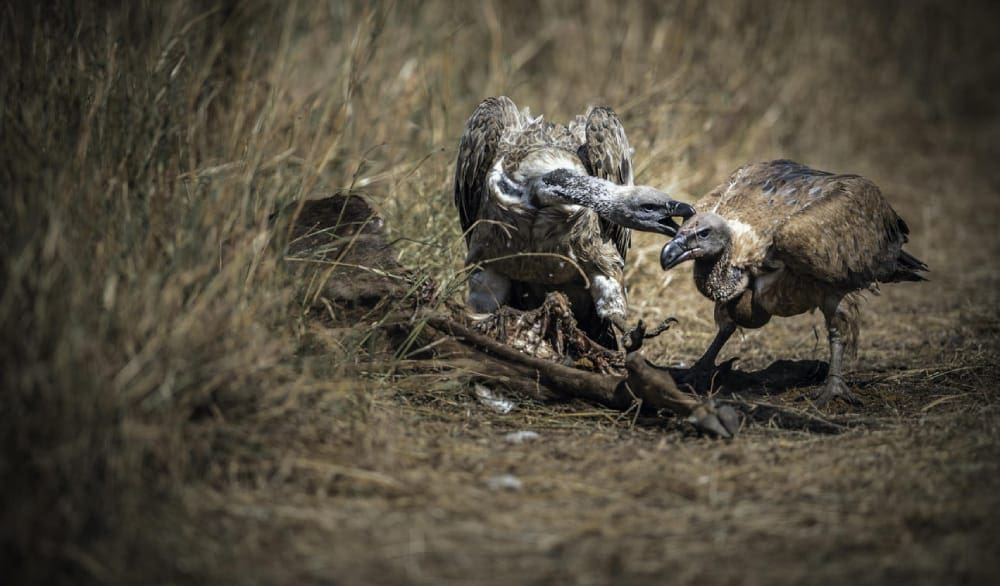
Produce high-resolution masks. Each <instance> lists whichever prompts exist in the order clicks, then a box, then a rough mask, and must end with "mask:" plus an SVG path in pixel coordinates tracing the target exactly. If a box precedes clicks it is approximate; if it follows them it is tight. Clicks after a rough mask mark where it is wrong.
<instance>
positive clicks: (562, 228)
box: [455, 96, 694, 346]
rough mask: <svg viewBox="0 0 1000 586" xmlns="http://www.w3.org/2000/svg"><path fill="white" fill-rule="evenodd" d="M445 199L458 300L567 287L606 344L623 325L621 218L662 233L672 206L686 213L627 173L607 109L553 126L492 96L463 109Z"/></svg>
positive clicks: (618, 130)
mask: <svg viewBox="0 0 1000 586" xmlns="http://www.w3.org/2000/svg"><path fill="white" fill-rule="evenodd" d="M455 205H456V207H457V208H458V212H459V218H460V220H461V224H462V230H463V231H464V233H465V240H466V244H467V245H468V255H467V256H466V259H465V262H466V265H467V266H473V267H474V268H473V269H472V270H473V273H472V275H471V277H470V280H469V305H470V306H471V307H472V309H473V310H474V311H476V312H480V313H490V312H492V311H494V310H496V309H497V308H498V307H500V306H502V305H510V306H513V307H516V308H518V309H531V308H533V307H535V306H537V305H538V304H540V303H541V302H542V301H543V300H544V299H545V295H546V293H548V292H549V291H553V290H559V291H562V292H563V293H565V294H566V295H567V297H568V298H569V299H570V302H571V303H572V305H573V310H574V314H575V316H576V319H577V321H578V323H579V325H580V328H581V329H582V330H584V331H585V332H587V334H588V335H590V336H591V337H592V338H593V339H594V340H596V341H599V342H601V343H602V344H605V345H607V346H613V344H614V342H615V339H614V335H613V330H611V329H610V328H609V326H610V325H612V324H613V325H614V326H615V327H617V328H619V329H620V330H622V331H624V329H625V289H624V285H623V269H624V264H625V255H626V253H627V251H628V248H629V246H630V243H631V232H630V230H629V229H630V228H634V229H638V230H645V231H650V232H657V233H660V234H666V235H669V236H673V235H674V234H675V233H676V231H677V224H676V223H675V222H674V221H673V220H672V217H673V216H681V217H687V216H689V215H691V214H693V213H694V209H693V208H692V207H691V206H689V205H688V204H685V203H682V202H677V201H674V200H673V199H672V198H670V196H669V195H667V194H666V193H664V192H662V191H660V190H657V189H654V188H652V187H647V186H634V185H633V184H632V155H631V150H630V149H629V145H628V139H627V138H626V136H625V130H624V128H623V127H622V124H621V121H620V120H619V119H618V116H617V115H616V114H615V113H614V111H612V110H611V109H610V108H607V107H598V108H594V109H592V110H591V111H590V112H589V113H588V115H587V116H586V117H583V116H577V117H576V119H575V120H574V121H573V122H571V123H570V124H569V126H568V127H567V126H563V125H560V124H553V123H550V122H546V121H543V120H542V118H541V117H540V116H539V117H532V116H531V115H530V114H529V112H528V111H527V110H524V111H518V109H517V107H516V106H515V105H514V102H513V101H511V100H510V99H509V98H507V97H504V96H500V97H493V98H487V99H486V100H484V101H483V102H481V103H480V104H479V106H478V108H476V111H475V112H474V113H473V114H472V117H470V118H469V121H468V123H467V124H466V127H465V132H464V134H463V135H462V140H461V144H460V145H459V151H458V161H457V163H456V169H455Z"/></svg>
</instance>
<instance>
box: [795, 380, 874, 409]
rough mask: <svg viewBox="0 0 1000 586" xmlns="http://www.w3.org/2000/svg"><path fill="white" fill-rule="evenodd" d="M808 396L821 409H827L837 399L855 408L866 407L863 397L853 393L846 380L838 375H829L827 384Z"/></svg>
mask: <svg viewBox="0 0 1000 586" xmlns="http://www.w3.org/2000/svg"><path fill="white" fill-rule="evenodd" d="M806 396H807V397H809V399H811V400H812V401H813V403H814V404H815V405H816V407H817V408H819V409H822V408H823V407H825V406H826V405H827V404H828V403H829V402H830V401H831V400H833V399H835V398H837V399H840V400H841V401H843V402H845V403H847V404H848V405H852V406H854V407H859V406H861V405H864V402H863V401H862V400H861V397H859V396H857V395H856V394H854V393H853V392H851V389H850V388H848V387H847V384H845V383H844V379H843V378H842V377H841V376H839V375H836V374H831V375H829V376H828V377H827V378H826V384H825V385H823V387H822V388H820V389H816V390H814V391H810V392H809V393H808V394H807V395H806Z"/></svg>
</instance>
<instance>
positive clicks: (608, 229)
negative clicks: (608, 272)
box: [580, 106, 633, 259]
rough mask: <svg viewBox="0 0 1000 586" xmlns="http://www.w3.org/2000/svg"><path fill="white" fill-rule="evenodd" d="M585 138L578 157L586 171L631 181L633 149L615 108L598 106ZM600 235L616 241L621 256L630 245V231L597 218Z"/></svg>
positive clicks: (626, 182)
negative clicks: (584, 164) (585, 140)
mask: <svg viewBox="0 0 1000 586" xmlns="http://www.w3.org/2000/svg"><path fill="white" fill-rule="evenodd" d="M586 139H587V142H586V143H584V145H583V146H581V147H580V158H581V159H582V160H583V161H584V162H585V163H586V165H587V171H588V172H589V173H590V174H591V175H593V176H595V177H600V178H601V179H607V180H608V181H611V182H613V183H617V184H618V185H632V179H633V178H632V152H631V149H629V146H628V138H627V137H626V136H625V127H623V126H622V122H621V120H619V119H618V115H617V114H615V112H614V110H612V109H611V108H609V107H607V106H598V107H597V108H594V109H593V110H591V111H590V114H589V115H588V116H587V128H586ZM600 224H601V235H602V236H603V237H604V238H606V239H609V240H612V241H613V242H614V243H615V247H616V248H617V249H618V252H619V253H620V254H621V256H622V259H624V258H625V255H626V253H628V249H629V247H630V246H631V245H632V231H631V230H629V229H628V228H625V227H623V226H619V225H617V224H613V223H611V222H609V221H607V220H605V219H603V218H601V219H600Z"/></svg>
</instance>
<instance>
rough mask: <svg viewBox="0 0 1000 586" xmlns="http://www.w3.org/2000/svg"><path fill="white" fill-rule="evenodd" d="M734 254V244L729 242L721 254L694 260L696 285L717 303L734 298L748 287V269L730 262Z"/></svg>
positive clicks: (703, 293)
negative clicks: (745, 269)
mask: <svg viewBox="0 0 1000 586" xmlns="http://www.w3.org/2000/svg"><path fill="white" fill-rule="evenodd" d="M732 256H733V245H732V243H729V244H727V245H726V248H725V249H723V251H722V254H720V255H719V256H716V257H714V258H699V259H698V260H696V261H694V283H695V286H697V287H698V291H700V292H701V294H702V295H704V296H705V297H708V298H709V299H711V300H713V301H715V302H717V303H726V302H728V301H731V300H732V299H734V298H735V297H736V296H737V295H739V294H740V293H742V292H743V290H744V289H746V287H747V283H748V281H749V278H748V277H747V275H746V271H744V270H743V269H740V268H737V267H734V266H733V265H732V264H731V263H730V260H731V259H732Z"/></svg>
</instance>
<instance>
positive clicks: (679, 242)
mask: <svg viewBox="0 0 1000 586" xmlns="http://www.w3.org/2000/svg"><path fill="white" fill-rule="evenodd" d="M690 237H691V235H690V234H684V235H682V236H678V237H676V238H674V239H673V240H671V241H670V242H667V243H666V244H665V245H664V246H663V250H662V251H660V266H661V267H663V270H665V271H669V270H670V269H672V268H674V267H675V266H677V265H679V264H681V263H682V262H684V261H686V260H688V259H689V258H691V255H692V254H694V251H693V250H689V249H688V247H687V241H688V239H689V238H690Z"/></svg>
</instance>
